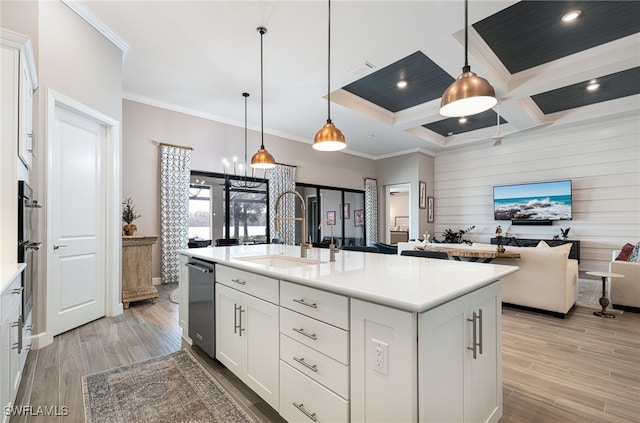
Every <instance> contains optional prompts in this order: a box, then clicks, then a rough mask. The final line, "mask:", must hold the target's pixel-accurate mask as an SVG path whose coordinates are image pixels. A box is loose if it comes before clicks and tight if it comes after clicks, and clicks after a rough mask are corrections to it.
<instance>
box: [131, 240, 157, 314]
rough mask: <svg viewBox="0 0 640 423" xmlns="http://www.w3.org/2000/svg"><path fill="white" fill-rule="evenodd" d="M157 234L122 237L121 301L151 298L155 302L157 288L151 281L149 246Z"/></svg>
mask: <svg viewBox="0 0 640 423" xmlns="http://www.w3.org/2000/svg"><path fill="white" fill-rule="evenodd" d="M157 239H158V237H157V236H144V235H134V236H123V237H122V303H123V304H124V308H129V303H131V302H132V301H142V300H146V299H151V301H152V302H153V303H154V304H155V303H156V301H157V300H158V290H157V289H156V287H155V286H153V284H152V282H151V246H152V245H153V244H155V243H156V240H157Z"/></svg>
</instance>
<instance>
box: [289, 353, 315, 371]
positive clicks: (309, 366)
mask: <svg viewBox="0 0 640 423" xmlns="http://www.w3.org/2000/svg"><path fill="white" fill-rule="evenodd" d="M293 359H294V360H295V361H297V362H298V363H300V364H302V365H303V366H304V367H306V368H307V369H309V370H311V371H313V372H317V371H318V366H316V365H315V364H309V363H307V362H306V361H304V357H300V358H298V357H296V356H294V357H293Z"/></svg>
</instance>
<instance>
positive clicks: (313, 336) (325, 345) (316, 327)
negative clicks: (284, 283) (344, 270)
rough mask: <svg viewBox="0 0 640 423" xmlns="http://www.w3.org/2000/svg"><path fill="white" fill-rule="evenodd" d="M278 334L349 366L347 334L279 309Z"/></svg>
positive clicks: (298, 314) (317, 321)
mask: <svg viewBox="0 0 640 423" xmlns="http://www.w3.org/2000/svg"><path fill="white" fill-rule="evenodd" d="M280 333H283V334H285V335H287V336H289V337H291V338H293V339H295V340H297V341H300V342H302V343H303V344H305V345H308V346H309V347H311V348H313V349H315V350H316V351H320V352H321V353H323V354H326V355H328V356H329V357H332V358H334V359H336V360H338V361H339V362H341V363H343V364H349V332H347V331H344V330H342V329H339V328H337V327H335V326H331V325H328V324H326V323H323V322H321V321H319V320H316V319H312V318H310V317H307V316H304V315H302V314H300V313H296V312H294V311H291V310H287V309H286V308H282V307H280Z"/></svg>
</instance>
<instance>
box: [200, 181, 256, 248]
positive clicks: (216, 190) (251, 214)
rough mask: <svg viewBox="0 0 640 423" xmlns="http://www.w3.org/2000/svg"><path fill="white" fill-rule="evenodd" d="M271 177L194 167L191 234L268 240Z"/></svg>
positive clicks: (220, 237)
mask: <svg viewBox="0 0 640 423" xmlns="http://www.w3.org/2000/svg"><path fill="white" fill-rule="evenodd" d="M268 186H269V185H268V181H266V180H262V179H258V178H242V177H237V176H232V175H224V174H216V173H209V172H200V171H192V172H191V186H190V188H189V238H195V239H203V240H212V244H213V245H215V240H217V239H231V238H235V239H237V240H238V242H240V243H265V242H267V239H269V238H268V235H269V228H268V224H267V222H268V221H269V220H268V192H269V191H268Z"/></svg>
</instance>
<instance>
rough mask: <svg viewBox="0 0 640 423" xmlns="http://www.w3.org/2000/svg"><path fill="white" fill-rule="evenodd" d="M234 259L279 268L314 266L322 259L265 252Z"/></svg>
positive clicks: (321, 262)
mask: <svg viewBox="0 0 640 423" xmlns="http://www.w3.org/2000/svg"><path fill="white" fill-rule="evenodd" d="M235 260H240V261H246V262H249V263H253V264H260V265H262V266H269V267H277V268H280V269H289V268H293V267H303V266H314V265H317V264H323V263H325V262H324V261H320V260H313V259H308V258H300V257H288V256H281V255H276V254H267V255H263V256H247V257H236V258H235Z"/></svg>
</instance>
